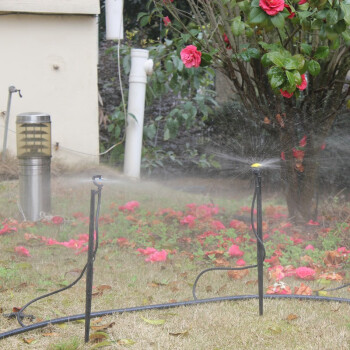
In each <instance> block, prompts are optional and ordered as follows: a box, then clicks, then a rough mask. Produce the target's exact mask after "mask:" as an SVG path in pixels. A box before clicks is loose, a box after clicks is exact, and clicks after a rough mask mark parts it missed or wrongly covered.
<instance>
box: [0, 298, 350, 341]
mask: <svg viewBox="0 0 350 350" xmlns="http://www.w3.org/2000/svg"><path fill="white" fill-rule="evenodd" d="M258 298H259V296H258V295H236V296H226V297H217V298H209V299H197V300H189V301H182V302H177V303H167V304H155V305H145V306H135V307H130V308H124V309H114V310H105V311H97V312H92V313H91V317H101V316H108V315H113V314H123V313H125V312H137V311H145V310H162V309H171V308H175V307H180V306H190V305H199V304H205V303H213V302H220V301H239V300H250V299H258ZM264 299H296V300H310V301H328V302H329V301H333V302H339V303H350V299H347V298H338V297H323V296H318V295H296V294H289V295H280V294H278V295H277V294H265V295H264ZM83 319H85V314H79V315H72V316H66V317H61V318H55V319H52V320H48V321H44V322H38V323H34V324H31V325H29V326H25V327H21V328H16V329H13V330H10V331H7V332H4V333H0V340H2V339H5V338H8V337H11V336H14V335H18V334H21V333H25V332H28V331H32V330H35V329H38V328H43V327H46V326H48V325H50V324H58V323H65V322H72V321H78V320H83Z"/></svg>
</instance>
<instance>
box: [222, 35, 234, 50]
mask: <svg viewBox="0 0 350 350" xmlns="http://www.w3.org/2000/svg"><path fill="white" fill-rule="evenodd" d="M222 36H223V38H224V42H225V43H226V49H227V50H231V49H232V47H231V45H230V40H229V39H228V37H227V35H226V33H224V34H223V35H222Z"/></svg>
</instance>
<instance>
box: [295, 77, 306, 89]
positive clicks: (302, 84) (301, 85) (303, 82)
mask: <svg viewBox="0 0 350 350" xmlns="http://www.w3.org/2000/svg"><path fill="white" fill-rule="evenodd" d="M297 88H298V89H299V90H305V89H306V88H307V80H306V78H305V74H302V75H301V84H300V85H297Z"/></svg>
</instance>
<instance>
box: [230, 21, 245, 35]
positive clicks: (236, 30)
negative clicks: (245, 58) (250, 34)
mask: <svg viewBox="0 0 350 350" xmlns="http://www.w3.org/2000/svg"><path fill="white" fill-rule="evenodd" d="M244 28H245V26H244V23H243V22H242V20H241V17H240V16H239V17H236V18H235V19H234V20H233V22H232V25H231V29H232V33H233V35H235V36H239V35H241V34H243V33H244Z"/></svg>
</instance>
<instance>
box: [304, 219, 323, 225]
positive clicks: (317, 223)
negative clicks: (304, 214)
mask: <svg viewBox="0 0 350 350" xmlns="http://www.w3.org/2000/svg"><path fill="white" fill-rule="evenodd" d="M307 224H308V225H311V226H320V223H319V222H317V221H314V220H310V221H309V222H308V223H307Z"/></svg>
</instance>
